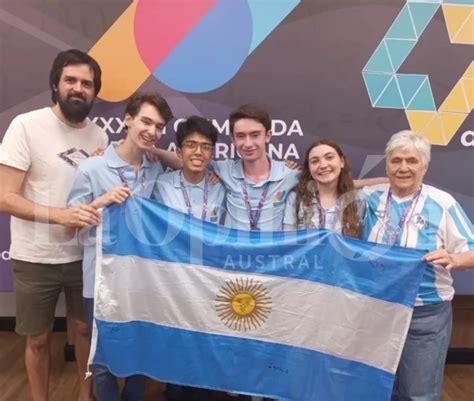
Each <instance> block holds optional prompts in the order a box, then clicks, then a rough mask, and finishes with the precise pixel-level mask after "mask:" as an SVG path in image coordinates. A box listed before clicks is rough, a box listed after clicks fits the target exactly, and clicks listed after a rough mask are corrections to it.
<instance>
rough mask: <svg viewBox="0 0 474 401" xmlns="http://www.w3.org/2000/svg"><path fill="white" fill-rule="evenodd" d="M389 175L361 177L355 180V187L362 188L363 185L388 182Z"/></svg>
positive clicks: (369, 185)
mask: <svg viewBox="0 0 474 401" xmlns="http://www.w3.org/2000/svg"><path fill="white" fill-rule="evenodd" d="M387 183H388V178H387V177H374V178H360V179H358V180H354V188H355V189H361V188H363V187H371V186H372V185H379V184H387Z"/></svg>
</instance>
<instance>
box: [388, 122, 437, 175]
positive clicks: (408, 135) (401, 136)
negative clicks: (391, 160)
mask: <svg viewBox="0 0 474 401" xmlns="http://www.w3.org/2000/svg"><path fill="white" fill-rule="evenodd" d="M395 149H403V150H416V151H417V152H418V153H419V154H420V157H421V161H422V162H423V164H424V165H425V166H428V164H429V162H430V159H431V143H429V142H428V140H427V139H426V138H425V137H424V136H421V135H418V134H415V133H414V132H412V131H409V130H404V131H400V132H397V133H396V134H393V135H392V137H391V138H390V140H389V141H388V142H387V145H386V146H385V157H386V158H387V159H388V157H389V156H390V153H392V152H393V151H394V150H395Z"/></svg>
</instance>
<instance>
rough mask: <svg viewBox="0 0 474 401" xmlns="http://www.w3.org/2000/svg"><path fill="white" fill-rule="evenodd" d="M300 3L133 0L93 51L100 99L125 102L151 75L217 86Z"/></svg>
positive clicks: (184, 84) (194, 89)
mask: <svg viewBox="0 0 474 401" xmlns="http://www.w3.org/2000/svg"><path fill="white" fill-rule="evenodd" d="M300 1H301V0H278V1H262V0H199V1H197V0H132V2H131V4H130V5H129V6H128V8H127V9H126V10H125V11H124V12H123V14H122V15H120V17H119V18H118V19H117V20H116V21H115V22H114V23H113V24H112V25H111V26H110V27H109V29H108V30H107V31H106V32H105V33H104V34H103V36H102V37H101V38H100V39H99V40H98V41H97V42H96V43H95V44H94V45H93V47H92V48H91V49H90V51H89V54H90V55H91V56H92V57H94V58H95V59H96V60H97V61H98V62H99V64H100V65H101V68H102V73H103V74H102V89H101V91H100V93H99V97H100V98H101V99H103V100H106V101H109V102H120V101H123V100H124V99H126V98H127V97H129V96H130V95H131V94H132V93H133V92H135V91H136V90H137V89H138V88H139V87H140V86H141V85H142V84H143V82H145V80H146V79H148V77H150V75H151V76H154V77H155V78H156V79H157V80H159V81H160V82H161V83H163V84H165V85H167V86H168V87H170V88H172V89H174V90H176V91H179V92H187V93H203V92H208V91H211V90H214V89H217V88H219V87H220V86H222V85H224V84H225V83H227V82H228V81H229V80H230V79H232V78H233V77H234V76H235V74H237V72H238V71H239V70H240V68H241V67H242V65H243V64H244V62H245V60H246V59H247V57H248V56H249V55H250V54H252V52H253V51H254V50H255V49H256V48H257V47H258V46H259V45H260V44H261V43H262V42H263V41H264V40H265V39H266V38H267V37H268V36H269V35H270V34H271V33H272V31H273V30H274V29H275V28H277V27H278V26H279V25H280V24H281V22H282V21H283V20H284V19H285V18H286V17H287V15H288V14H289V13H290V12H291V11H292V10H293V9H294V8H295V7H296V6H297V5H298V4H299V3H300Z"/></svg>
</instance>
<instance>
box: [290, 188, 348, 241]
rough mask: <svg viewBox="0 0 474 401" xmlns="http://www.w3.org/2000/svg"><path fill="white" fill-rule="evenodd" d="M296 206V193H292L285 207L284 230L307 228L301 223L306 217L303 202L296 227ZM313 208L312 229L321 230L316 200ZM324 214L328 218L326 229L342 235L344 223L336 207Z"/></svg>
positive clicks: (313, 202)
mask: <svg viewBox="0 0 474 401" xmlns="http://www.w3.org/2000/svg"><path fill="white" fill-rule="evenodd" d="M295 204H296V192H294V191H292V192H291V193H290V195H288V198H287V200H286V205H285V214H284V217H283V228H284V229H285V230H296V229H300V228H306V226H305V224H304V222H303V224H301V221H302V220H303V217H304V209H303V208H304V206H303V202H300V209H299V211H298V226H295V223H296V221H295V217H296V215H295ZM311 207H312V209H313V216H312V217H311V223H312V224H313V227H312V228H319V224H320V222H319V213H318V207H317V201H316V198H313V200H312V204H311ZM324 214H325V216H326V219H325V222H324V228H325V229H327V230H331V231H335V232H337V233H339V234H340V233H341V232H342V222H341V217H340V213H338V210H337V207H336V205H333V206H332V207H330V208H327V209H324Z"/></svg>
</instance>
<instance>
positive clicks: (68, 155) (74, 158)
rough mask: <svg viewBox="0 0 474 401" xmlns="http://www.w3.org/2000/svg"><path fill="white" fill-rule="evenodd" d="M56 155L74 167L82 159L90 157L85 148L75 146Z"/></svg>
mask: <svg viewBox="0 0 474 401" xmlns="http://www.w3.org/2000/svg"><path fill="white" fill-rule="evenodd" d="M58 156H59V157H60V158H61V159H63V160H64V161H65V162H66V163H68V164H70V165H71V166H73V167H74V168H76V167H77V166H78V165H79V163H80V162H81V161H82V160H85V159H87V158H88V157H90V155H89V153H87V152H86V151H85V150H83V149H77V148H71V149H68V150H65V151H64V152H61V153H58Z"/></svg>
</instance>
